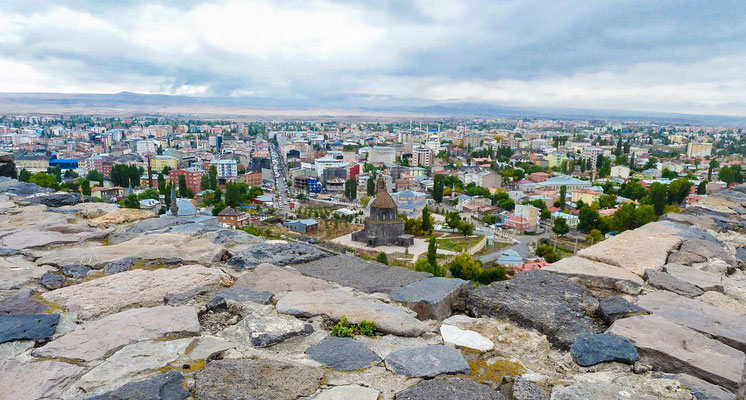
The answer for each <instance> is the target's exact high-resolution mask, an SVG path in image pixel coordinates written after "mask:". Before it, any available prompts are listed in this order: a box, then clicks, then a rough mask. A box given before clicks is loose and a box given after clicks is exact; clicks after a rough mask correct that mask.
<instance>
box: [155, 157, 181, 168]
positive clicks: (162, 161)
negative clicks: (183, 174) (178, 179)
mask: <svg viewBox="0 0 746 400" xmlns="http://www.w3.org/2000/svg"><path fill="white" fill-rule="evenodd" d="M178 164H179V163H178V160H177V159H176V158H174V157H169V156H153V157H150V167H151V168H152V169H153V171H163V168H166V167H169V168H171V169H174V168H176V167H178Z"/></svg>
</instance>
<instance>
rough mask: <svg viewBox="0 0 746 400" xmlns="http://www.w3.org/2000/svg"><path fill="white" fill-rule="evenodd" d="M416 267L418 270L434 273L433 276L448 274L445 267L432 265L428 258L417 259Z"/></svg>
mask: <svg viewBox="0 0 746 400" xmlns="http://www.w3.org/2000/svg"><path fill="white" fill-rule="evenodd" d="M414 269H415V271H418V272H429V273H431V274H433V276H437V277H444V276H446V270H445V268H443V267H440V266H437V265H436V266H432V265H430V263H428V262H427V260H424V259H420V260H417V262H415V263H414Z"/></svg>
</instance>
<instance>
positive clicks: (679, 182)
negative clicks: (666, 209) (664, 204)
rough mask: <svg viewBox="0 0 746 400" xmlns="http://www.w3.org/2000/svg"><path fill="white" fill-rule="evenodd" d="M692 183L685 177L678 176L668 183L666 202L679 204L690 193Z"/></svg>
mask: <svg viewBox="0 0 746 400" xmlns="http://www.w3.org/2000/svg"><path fill="white" fill-rule="evenodd" d="M691 189H692V183H691V182H689V179H687V178H679V179H676V180H675V181H673V182H671V184H669V185H668V204H681V203H683V202H684V199H686V196H688V195H689V193H691Z"/></svg>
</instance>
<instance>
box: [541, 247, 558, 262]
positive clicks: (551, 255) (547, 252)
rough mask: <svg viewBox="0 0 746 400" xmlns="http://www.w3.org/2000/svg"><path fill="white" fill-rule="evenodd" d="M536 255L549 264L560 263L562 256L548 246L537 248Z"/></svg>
mask: <svg viewBox="0 0 746 400" xmlns="http://www.w3.org/2000/svg"><path fill="white" fill-rule="evenodd" d="M536 255H537V256H539V257H543V258H544V259H545V260H547V262H548V263H553V262H556V261H559V259H560V256H559V255H558V254H557V253H556V252H555V251H554V249H553V248H552V246H550V245H548V244H540V245H538V246H537V247H536Z"/></svg>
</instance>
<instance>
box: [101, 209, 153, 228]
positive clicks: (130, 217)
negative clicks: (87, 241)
mask: <svg viewBox="0 0 746 400" xmlns="http://www.w3.org/2000/svg"><path fill="white" fill-rule="evenodd" d="M153 217H155V215H153V212H152V211H150V210H136V209H133V208H117V209H116V210H113V211H109V212H107V213H106V214H104V215H102V216H100V217H96V218H94V219H92V220H90V221H88V223H89V224H90V225H91V226H111V225H121V224H126V223H129V222H134V221H139V220H142V219H148V218H153Z"/></svg>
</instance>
